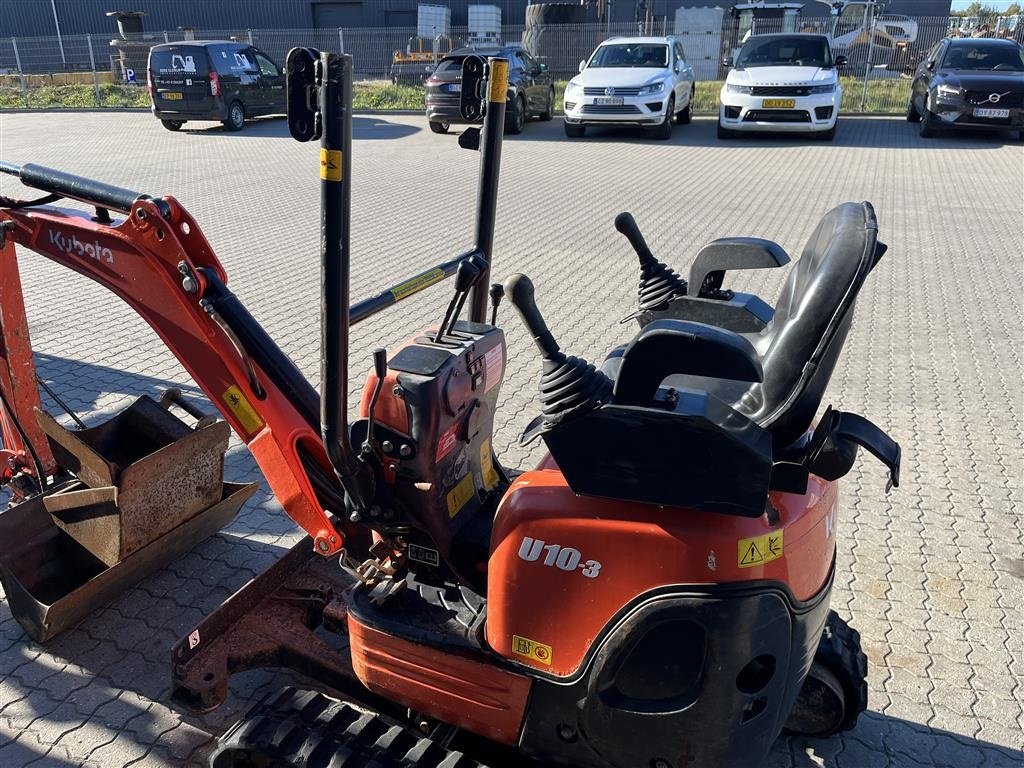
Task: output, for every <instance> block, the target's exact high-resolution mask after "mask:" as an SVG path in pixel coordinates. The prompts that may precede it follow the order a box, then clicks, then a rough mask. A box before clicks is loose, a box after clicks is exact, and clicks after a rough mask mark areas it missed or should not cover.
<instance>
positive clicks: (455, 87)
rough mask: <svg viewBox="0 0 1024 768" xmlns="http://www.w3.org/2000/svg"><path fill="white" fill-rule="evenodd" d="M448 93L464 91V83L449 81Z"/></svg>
mask: <svg viewBox="0 0 1024 768" xmlns="http://www.w3.org/2000/svg"><path fill="white" fill-rule="evenodd" d="M448 93H462V83H448Z"/></svg>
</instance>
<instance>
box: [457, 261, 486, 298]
mask: <svg viewBox="0 0 1024 768" xmlns="http://www.w3.org/2000/svg"><path fill="white" fill-rule="evenodd" d="M478 277H480V267H479V266H477V264H476V262H475V260H474V259H463V260H462V261H460V262H459V268H458V270H457V271H456V272H455V290H456V291H458V292H459V293H465V292H466V291H468V290H469V289H470V288H472V287H473V283H475V282H476V279H477V278H478Z"/></svg>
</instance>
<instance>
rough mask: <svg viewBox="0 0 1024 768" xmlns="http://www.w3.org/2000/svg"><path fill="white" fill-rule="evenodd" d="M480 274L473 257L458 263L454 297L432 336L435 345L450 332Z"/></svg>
mask: <svg viewBox="0 0 1024 768" xmlns="http://www.w3.org/2000/svg"><path fill="white" fill-rule="evenodd" d="M482 272H483V270H482V269H480V267H479V266H478V265H477V263H476V259H475V257H472V256H471V257H470V258H468V259H464V260H463V261H461V262H460V263H459V269H458V271H457V272H456V273H455V295H454V296H453V297H452V300H451V301H450V302H449V303H448V309H447V310H446V311H445V313H444V318H443V319H442V320H441V325H440V326H438V329H437V334H436V335H435V336H434V343H435V344H436V343H438V342H439V341H441V337H442V336H445V335H446V334H449V333H451V332H452V328H454V327H455V321H456V320H458V319H459V315H461V314H462V307H463V305H465V303H466V297H467V296H469V289H470V288H472V287H473V283H475V282H476V280H477V278H478V277H480V274H481V273H482Z"/></svg>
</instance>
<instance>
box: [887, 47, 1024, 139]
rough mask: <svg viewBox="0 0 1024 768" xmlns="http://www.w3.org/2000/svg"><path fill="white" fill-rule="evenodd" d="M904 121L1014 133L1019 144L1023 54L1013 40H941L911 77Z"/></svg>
mask: <svg viewBox="0 0 1024 768" xmlns="http://www.w3.org/2000/svg"><path fill="white" fill-rule="evenodd" d="M907 120H909V121H910V122H912V123H920V124H921V135H922V136H924V137H925V138H928V137H931V136H935V135H936V133H937V132H938V131H939V130H940V129H943V128H974V129H977V128H982V129H988V130H995V131H1015V132H1016V133H1017V136H1018V138H1020V139H1021V140H1022V141H1024V48H1021V46H1020V45H1018V44H1017V43H1015V42H1014V41H1013V40H996V39H987V38H963V39H956V38H946V39H944V40H940V41H939V42H937V43H936V44H935V46H934V47H933V48H932V49H931V50H930V51H929V52H928V55H927V56H926V57H925V58H924V60H923V61H922V62H921V65H920V66H919V67H918V68H917V72H916V73H915V74H914V83H913V86H912V89H911V92H910V103H909V104H908V105H907Z"/></svg>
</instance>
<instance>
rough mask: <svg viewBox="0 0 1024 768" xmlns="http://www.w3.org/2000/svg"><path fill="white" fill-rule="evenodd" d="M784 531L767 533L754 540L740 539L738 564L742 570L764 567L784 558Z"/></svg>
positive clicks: (737, 554)
mask: <svg viewBox="0 0 1024 768" xmlns="http://www.w3.org/2000/svg"><path fill="white" fill-rule="evenodd" d="M782 533H783V532H782V531H775V532H774V533H766V534H764V535H763V536H755V537H754V538H752V539H740V540H739V543H738V544H737V545H736V564H737V565H738V566H739V567H740V568H752V567H753V566H755V565H764V564H765V563H770V562H771V561H772V560H778V559H779V558H780V557H782V553H783V542H782Z"/></svg>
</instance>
